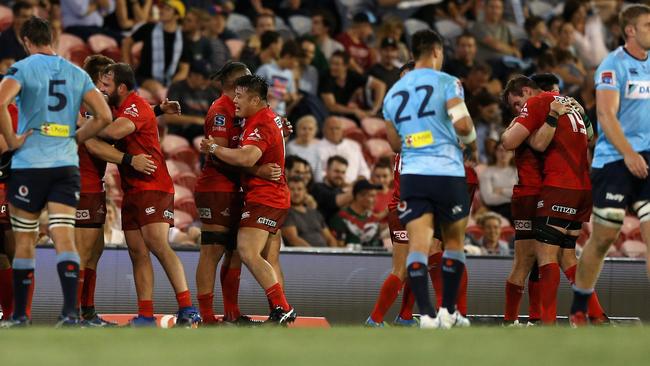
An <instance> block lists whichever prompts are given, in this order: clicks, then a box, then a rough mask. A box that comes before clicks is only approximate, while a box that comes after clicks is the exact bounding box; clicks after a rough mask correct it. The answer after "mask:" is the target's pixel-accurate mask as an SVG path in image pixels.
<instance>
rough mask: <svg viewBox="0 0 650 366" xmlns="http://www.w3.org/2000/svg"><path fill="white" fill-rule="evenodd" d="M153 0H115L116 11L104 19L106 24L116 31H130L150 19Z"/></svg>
mask: <svg viewBox="0 0 650 366" xmlns="http://www.w3.org/2000/svg"><path fill="white" fill-rule="evenodd" d="M152 6H153V0H115V11H114V12H112V13H110V14H109V15H108V16H107V17H106V18H105V19H104V25H106V27H107V28H109V29H112V30H114V31H116V32H129V31H131V29H133V27H135V26H136V25H139V24H144V23H147V22H148V21H149V17H150V15H151V8H152Z"/></svg>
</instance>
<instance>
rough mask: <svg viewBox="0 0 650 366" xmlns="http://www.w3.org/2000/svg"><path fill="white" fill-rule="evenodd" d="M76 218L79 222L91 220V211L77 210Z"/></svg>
mask: <svg viewBox="0 0 650 366" xmlns="http://www.w3.org/2000/svg"><path fill="white" fill-rule="evenodd" d="M75 218H76V219H77V220H90V210H77V214H76V215H75Z"/></svg>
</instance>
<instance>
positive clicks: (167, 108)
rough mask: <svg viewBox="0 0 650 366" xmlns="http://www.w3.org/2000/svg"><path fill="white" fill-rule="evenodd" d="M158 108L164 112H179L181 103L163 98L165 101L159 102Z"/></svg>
mask: <svg viewBox="0 0 650 366" xmlns="http://www.w3.org/2000/svg"><path fill="white" fill-rule="evenodd" d="M160 110H162V111H163V113H165V114H181V104H180V103H178V102H177V101H175V100H169V99H168V98H165V101H164V102H162V103H160Z"/></svg>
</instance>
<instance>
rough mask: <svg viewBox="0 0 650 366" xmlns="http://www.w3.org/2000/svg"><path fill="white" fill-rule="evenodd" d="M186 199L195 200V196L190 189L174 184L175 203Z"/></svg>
mask: <svg viewBox="0 0 650 366" xmlns="http://www.w3.org/2000/svg"><path fill="white" fill-rule="evenodd" d="M186 198H191V199H194V194H193V193H192V191H191V190H190V189H188V188H185V187H183V186H181V185H178V184H174V202H176V201H180V200H183V199H186Z"/></svg>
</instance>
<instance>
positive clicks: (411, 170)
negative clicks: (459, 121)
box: [383, 69, 465, 177]
mask: <svg viewBox="0 0 650 366" xmlns="http://www.w3.org/2000/svg"><path fill="white" fill-rule="evenodd" d="M453 98H461V99H463V98H464V94H463V86H462V84H461V83H460V81H459V80H458V79H456V78H455V77H453V76H451V75H449V74H446V73H444V72H440V71H435V70H432V69H415V70H413V71H411V72H409V73H408V74H406V75H405V76H404V77H403V78H402V79H400V80H399V81H398V82H397V83H395V85H393V87H392V88H391V89H390V90H389V91H388V93H387V94H386V98H384V109H383V112H384V118H385V119H387V120H389V121H391V122H392V123H393V125H394V126H395V129H396V130H397V132H398V133H399V135H400V138H401V139H402V153H401V156H402V170H401V174H417V175H433V176H452V177H464V176H465V167H464V165H463V153H462V151H461V149H460V145H459V144H458V137H457V136H456V131H455V130H454V125H453V123H452V122H451V120H450V119H449V116H448V115H447V101H449V100H450V99H453Z"/></svg>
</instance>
